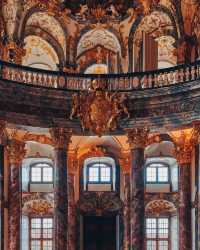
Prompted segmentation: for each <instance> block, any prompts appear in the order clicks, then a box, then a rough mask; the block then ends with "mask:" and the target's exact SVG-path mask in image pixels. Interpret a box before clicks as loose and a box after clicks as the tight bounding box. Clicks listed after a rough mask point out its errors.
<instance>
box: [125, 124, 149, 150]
mask: <svg viewBox="0 0 200 250" xmlns="http://www.w3.org/2000/svg"><path fill="white" fill-rule="evenodd" d="M148 134H149V129H148V128H146V127H144V128H134V129H127V136H128V143H129V146H130V148H131V149H136V148H145V146H146V143H147V139H148Z"/></svg>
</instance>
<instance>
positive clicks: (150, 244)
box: [147, 240, 156, 250]
mask: <svg viewBox="0 0 200 250" xmlns="http://www.w3.org/2000/svg"><path fill="white" fill-rule="evenodd" d="M147 250H156V241H152V240H148V241H147Z"/></svg>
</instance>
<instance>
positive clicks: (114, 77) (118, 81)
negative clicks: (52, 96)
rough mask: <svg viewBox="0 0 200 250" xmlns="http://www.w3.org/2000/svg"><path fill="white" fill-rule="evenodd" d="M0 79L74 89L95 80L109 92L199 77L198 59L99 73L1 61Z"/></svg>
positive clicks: (185, 80)
mask: <svg viewBox="0 0 200 250" xmlns="http://www.w3.org/2000/svg"><path fill="white" fill-rule="evenodd" d="M0 79H2V80H7V81H14V82H17V83H23V84H27V85H34V86H41V87H48V88H61V89H66V90H73V91H81V90H88V89H89V88H90V86H91V85H90V84H91V81H94V80H95V81H96V82H97V83H103V84H104V86H105V89H106V90H108V91H133V90H136V89H137V90H138V89H141V90H142V89H153V88H161V87H164V86H170V85H175V84H181V83H184V82H189V81H195V80H199V79H200V61H196V62H195V63H192V64H184V65H178V66H175V67H172V68H166V69H160V70H156V71H149V72H134V73H123V74H102V75H97V74H78V73H65V72H61V71H47V70H42V69H35V68H30V67H26V66H21V65H16V64H12V63H8V62H3V61H0Z"/></svg>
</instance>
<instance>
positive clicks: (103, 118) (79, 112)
mask: <svg viewBox="0 0 200 250" xmlns="http://www.w3.org/2000/svg"><path fill="white" fill-rule="evenodd" d="M123 116H125V117H127V118H129V112H128V108H127V106H126V96H125V95H123V94H119V93H111V92H108V91H106V85H105V83H104V82H101V81H96V80H94V81H92V83H91V86H90V88H89V89H88V90H87V91H84V92H82V93H80V94H74V95H73V98H72V111H71V115H70V118H71V119H73V118H79V119H80V121H81V125H82V129H83V131H85V130H89V131H91V132H93V133H94V134H97V135H98V136H102V135H103V134H105V133H106V132H108V131H114V130H116V129H117V128H118V121H119V119H120V118H122V117H123Z"/></svg>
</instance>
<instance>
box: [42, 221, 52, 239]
mask: <svg viewBox="0 0 200 250" xmlns="http://www.w3.org/2000/svg"><path fill="white" fill-rule="evenodd" d="M52 234H53V220H52V219H51V218H45V219H43V238H44V239H50V238H52V237H53V235H52Z"/></svg>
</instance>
